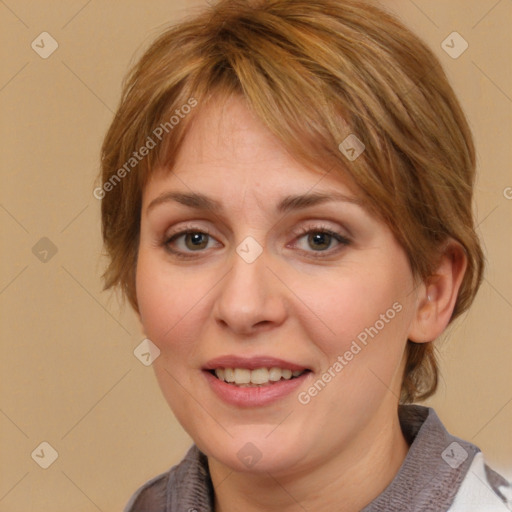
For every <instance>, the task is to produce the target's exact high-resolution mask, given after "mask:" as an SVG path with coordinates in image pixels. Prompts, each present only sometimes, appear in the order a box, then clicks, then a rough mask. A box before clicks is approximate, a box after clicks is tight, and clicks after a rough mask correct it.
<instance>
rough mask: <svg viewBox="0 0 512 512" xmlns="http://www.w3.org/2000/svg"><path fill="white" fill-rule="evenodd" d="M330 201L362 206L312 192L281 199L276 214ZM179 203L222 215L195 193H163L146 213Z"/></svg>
mask: <svg viewBox="0 0 512 512" xmlns="http://www.w3.org/2000/svg"><path fill="white" fill-rule="evenodd" d="M332 201H341V202H346V203H353V204H356V205H358V206H362V201H361V200H360V199H358V198H356V197H351V196H347V195H345V194H341V193H339V192H330V193H322V192H312V193H307V194H299V195H289V196H286V197H284V198H283V199H281V201H280V202H279V204H278V205H277V208H276V211H277V212H278V213H287V212H290V211H294V210H302V209H305V208H310V207H311V206H317V205H319V204H324V203H328V202H332ZM173 202H176V203H179V204H182V205H183V206H187V207H189V208H192V209H194V210H201V211H206V212H211V213H215V214H218V213H222V212H223V210H224V209H223V207H222V204H221V203H220V202H219V201H217V200H215V199H213V198H211V197H208V196H206V195H204V194H199V193H197V192H190V193H184V192H165V193H163V194H161V195H159V196H158V197H157V198H155V199H153V201H151V203H150V204H149V205H148V207H147V209H146V213H149V212H150V211H151V210H153V209H154V208H155V207H156V206H158V205H161V204H164V203H173Z"/></svg>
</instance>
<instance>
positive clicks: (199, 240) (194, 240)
mask: <svg viewBox="0 0 512 512" xmlns="http://www.w3.org/2000/svg"><path fill="white" fill-rule="evenodd" d="M187 241H190V245H191V247H190V246H189V249H190V248H192V249H197V248H200V249H203V248H204V247H206V244H207V242H206V235H205V234H204V233H189V234H188V235H187ZM187 245H189V244H187Z"/></svg>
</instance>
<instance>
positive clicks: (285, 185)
mask: <svg viewBox="0 0 512 512" xmlns="http://www.w3.org/2000/svg"><path fill="white" fill-rule="evenodd" d="M169 171H170V169H168V168H162V167H161V168H156V169H155V170H154V172H153V173H152V176H151V178H150V180H149V182H148V184H147V186H146V189H145V191H144V192H145V194H144V195H145V196H146V198H148V196H154V195H155V194H157V193H159V192H160V191H161V190H162V188H163V187H167V188H169V187H172V188H173V189H174V188H177V189H180V190H181V189H184V190H186V191H187V192H203V193H204V192H210V193H212V194H215V195H220V194H222V195H226V193H228V192H230V191H231V192H233V193H234V194H235V195H236V193H239V192H240V191H241V188H243V189H244V190H245V193H247V192H248V191H249V192H256V191H258V190H260V191H264V193H265V194H269V193H271V194H273V195H274V194H278V195H281V196H282V195H284V193H287V194H288V193H291V192H293V193H297V194H304V193H306V192H308V191H315V192H327V191H338V192H341V193H344V194H350V195H353V196H358V195H359V194H358V193H357V189H356V187H355V186H354V184H353V183H351V181H350V179H349V178H348V175H347V173H346V172H344V170H343V169H341V168H340V167H339V166H338V167H337V168H336V169H334V168H332V166H331V167H328V166H322V165H318V166H313V165H311V164H306V163H304V162H299V161H298V160H297V159H295V158H294V157H293V156H292V155H291V154H290V152H289V151H288V150H287V149H286V148H285V147H284V145H283V143H282V142H281V141H280V140H279V138H278V137H277V136H275V135H274V134H273V133H272V132H271V131H270V130H269V129H268V128H267V127H266V126H265V125H264V124H263V122H262V121H261V120H260V119H259V118H258V117H257V116H256V115H255V114H254V113H253V112H251V110H250V109H249V108H248V106H247V104H246V102H245V100H244V99H243V98H240V97H236V96H232V97H228V98H216V99H213V100H212V101H210V102H208V103H207V104H206V105H204V106H202V107H200V110H198V112H197V114H196V117H195V118H194V120H193V122H192V123H191V126H190V128H189V130H188V132H187V134H186V136H185V138H184V141H183V143H182V145H181V148H180V151H179V152H178V154H177V157H176V160H175V162H174V165H173V167H172V170H171V171H172V172H169ZM187 189H188V190H187ZM217 193H218V194H217ZM262 193H263V192H262ZM145 202H147V201H145Z"/></svg>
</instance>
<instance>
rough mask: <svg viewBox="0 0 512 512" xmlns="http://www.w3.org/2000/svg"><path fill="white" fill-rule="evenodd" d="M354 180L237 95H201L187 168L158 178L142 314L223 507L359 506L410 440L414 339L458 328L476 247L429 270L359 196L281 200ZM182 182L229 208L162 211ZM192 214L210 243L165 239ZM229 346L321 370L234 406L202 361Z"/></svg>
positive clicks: (166, 383) (146, 197)
mask: <svg viewBox="0 0 512 512" xmlns="http://www.w3.org/2000/svg"><path fill="white" fill-rule="evenodd" d="M347 183H348V182H347V180H346V179H345V178H344V177H343V174H342V173H341V172H339V171H332V172H329V173H327V172H326V170H323V169H310V168H306V167H304V166H303V165H302V164H300V163H298V162H297V161H296V160H294V159H293V158H292V157H291V156H290V154H289V153H287V152H286V151H285V150H284V149H283V147H282V146H281V145H280V143H279V142H278V141H277V140H276V139H275V137H273V135H272V134H271V133H270V132H269V131H268V130H267V129H266V128H265V127H264V125H263V124H261V122H260V121H258V120H257V119H256V118H255V117H254V116H253V115H252V114H251V113H250V111H249V110H248V109H247V108H246V106H245V104H244V102H243V100H241V99H238V98H231V99H229V100H227V101H226V102H225V101H220V100H219V101H214V102H213V103H212V104H210V105H207V106H204V107H202V110H201V112H200V113H199V116H198V118H197V119H196V120H195V122H194V124H193V125H192V129H191V131H190V132H189V133H188V135H187V138H186V139H185V143H184V146H183V147H182V149H181V151H180V153H179V155H178V159H177V161H176V165H175V167H174V168H173V172H172V173H169V171H168V170H164V169H156V170H155V172H154V174H153V176H152V179H151V180H150V181H149V183H148V185H147V186H146V189H145V190H144V194H143V206H142V215H141V237H140V247H139V257H138V263H137V279H136V287H137V299H138V303H139V307H140V320H141V323H142V326H143V328H144V331H145V334H146V336H147V337H148V338H149V339H151V340H152V341H153V343H155V344H156V345H157V346H158V347H159V349H160V351H161V355H160V357H159V358H158V359H156V361H155V363H154V369H155V372H156V376H157V379H158V382H159V384H160V387H161V389H162V391H163V394H164V396H165V398H166V400H167V402H168V403H169V405H170V406H171V408H172V410H173V411H174V413H175V415H176V417H177V419H178V420H179V422H180V423H181V424H182V426H183V427H184V429H185V430H186V431H187V432H188V433H189V434H190V436H191V437H192V438H193V440H194V441H195V442H196V444H197V445H198V447H199V448H200V449H201V450H202V451H203V452H204V453H206V454H207V455H208V459H209V467H210V472H211V476H212V481H213V483H214V487H215V506H216V510H222V511H232V510H245V511H251V510H269V511H270V510H280V511H291V510H303V508H302V507H304V508H305V509H306V510H324V509H326V507H328V506H331V507H334V508H333V509H335V510H340V508H339V506H340V504H343V510H346V511H352V510H354V511H355V510H360V509H361V508H362V507H363V506H365V505H366V504H368V503H369V502H370V501H371V500H372V499H373V498H374V497H376V496H377V495H378V494H379V493H380V492H382V490H383V489H384V488H385V487H386V486H387V485H388V484H389V482H390V481H391V480H392V479H393V477H394V476H395V474H396V472H397V471H398V469H399V467H400V464H401V463H402V461H403V459H404V457H405V455H406V453H407V449H408V447H407V444H406V442H405V440H404V438H403V436H402V433H401V431H400V427H399V423H398V418H397V403H398V396H399V393H400V384H401V377H402V372H403V365H404V350H405V346H406V342H407V338H411V339H413V340H414V341H417V342H425V341H431V340H432V339H434V338H435V337H436V336H437V335H439V334H440V333H441V332H442V330H443V329H444V328H445V327H446V325H447V323H448V321H449V318H450V315H451V310H452V309H453V304H454V301H455V298H456V294H457V290H458V285H459V284H460V280H461V278H462V274H463V272H464V268H465V262H464V256H463V253H462V252H461V251H460V250H459V249H458V247H457V245H456V244H448V245H447V248H446V251H445V253H444V256H443V257H442V258H441V260H440V265H439V273H438V274H436V276H433V278H432V279H431V280H429V281H428V282H418V281H417V280H415V278H414V276H413V275H412V273H411V269H410V265H409V262H408V260H407V257H406V255H405V252H404V251H403V249H402V247H401V246H400V245H399V244H398V243H397V241H396V240H395V238H394V237H393V235H392V233H391V231H390V230H389V228H388V227H387V226H386V225H385V224H383V223H382V222H381V221H380V220H378V219H376V218H375V217H372V216H371V215H370V214H369V213H368V212H367V211H366V210H365V209H364V208H363V207H362V206H360V205H359V204H357V203H354V202H351V201H332V202H328V203H324V204H320V205H315V206H312V207H309V208H306V209H301V210H298V211H290V212H288V213H285V214H283V213H278V212H277V211H276V205H277V204H278V203H279V201H280V200H281V199H282V198H283V197H284V196H287V195H291V194H305V193H311V192H326V193H333V192H335V193H340V194H343V195H345V196H348V197H350V198H355V199H357V194H356V193H354V191H353V190H352V188H351V187H349V186H348V184H347ZM170 191H175V192H176V191H179V192H183V193H191V192H196V193H202V194H206V195H208V196H209V197H211V198H214V199H215V200H217V201H219V202H220V203H221V204H222V206H223V208H224V211H223V213H216V214H213V213H211V212H208V211H201V210H196V209H193V208H190V207H188V206H184V205H181V204H178V203H177V202H175V201H167V202H162V203H160V204H158V205H157V206H155V207H153V208H151V209H150V211H149V212H148V211H147V208H148V205H149V204H150V203H151V202H152V201H153V200H154V199H155V198H157V197H159V196H160V195H161V194H164V193H167V192H170ZM302 228H304V229H306V231H308V230H312V231H314V233H317V232H318V231H322V230H323V229H329V230H331V231H334V232H337V233H339V234H340V235H341V236H343V237H345V238H347V239H348V240H349V243H348V245H347V244H344V243H339V242H337V241H336V240H335V239H334V238H332V241H329V238H328V237H327V238H324V239H320V244H319V243H318V241H317V242H315V240H311V237H309V238H308V235H307V234H306V235H304V234H303V233H301V231H300V230H301V229H302ZM187 229H188V230H190V231H199V232H204V231H205V230H207V232H208V233H209V234H210V238H208V237H203V238H202V239H201V240H202V241H205V242H204V244H203V245H202V246H201V247H202V248H201V249H200V250H197V249H195V250H194V248H195V246H194V245H193V243H191V241H190V237H188V238H187V237H185V236H184V235H183V236H181V237H179V238H177V239H174V241H172V242H171V243H169V244H168V245H167V246H166V241H168V240H169V238H171V236H172V235H174V234H176V233H178V232H180V231H183V230H187ZM247 236H251V237H252V238H254V239H255V240H256V241H257V242H258V243H259V244H260V245H261V247H262V248H263V252H262V254H261V255H260V256H259V257H258V258H257V259H256V260H255V261H254V262H253V263H251V264H248V263H247V262H246V261H244V259H242V258H241V257H240V256H239V255H238V254H237V252H236V248H237V246H238V245H239V244H240V243H241V242H242V241H243V240H244V239H245V238H246V237H247ZM322 244H323V245H322ZM318 245H320V248H321V249H320V250H319V248H318ZM169 249H173V250H174V251H179V252H180V253H185V254H187V255H190V256H192V257H191V258H188V259H182V258H179V257H178V256H177V255H176V254H173V253H172V252H170V251H169ZM322 249H323V250H322ZM315 255H316V256H320V257H316V258H315ZM427 294H428V295H430V297H431V300H430V301H429V300H427ZM396 303H399V305H400V306H401V310H400V312H398V313H397V314H396V315H394V318H393V319H391V320H389V321H388V322H386V323H385V326H384V327H383V328H382V329H380V330H379V333H378V335H376V336H375V337H374V338H372V339H370V340H369V342H368V343H367V345H366V346H364V347H363V348H362V350H361V351H360V352H359V353H357V355H355V356H354V357H353V359H352V360H351V361H349V362H348V364H346V366H344V368H343V370H342V371H340V372H339V373H337V374H336V376H335V377H334V378H333V379H332V380H331V382H329V383H328V384H327V385H326V386H325V388H324V389H323V390H322V391H321V392H319V393H318V394H317V395H316V396H314V397H313V398H312V399H311V400H310V401H309V403H307V404H306V405H303V404H301V403H300V402H299V401H298V398H297V395H298V392H300V391H304V390H307V389H308V388H309V387H310V386H311V385H312V383H313V382H314V381H316V380H317V379H318V378H320V377H321V375H322V373H323V372H325V371H326V370H327V369H328V368H329V367H332V365H333V363H334V362H335V361H336V360H337V358H338V356H340V355H341V356H343V354H344V353H345V352H346V351H347V350H349V348H350V346H351V343H352V341H353V340H354V339H356V337H357V336H358V334H360V333H361V332H363V331H364V330H365V328H369V327H370V326H374V325H375V324H376V321H377V320H379V319H380V318H381V315H382V314H385V313H386V311H387V310H389V309H390V308H392V306H393V304H396ZM379 325H380V324H379ZM228 354H235V355H239V356H255V355H266V356H273V357H278V358H281V359H285V360H287V361H290V362H293V363H296V364H300V365H303V366H305V367H307V368H310V369H311V370H312V372H311V373H310V374H309V375H308V378H307V379H306V381H305V382H304V384H303V386H302V387H301V388H300V389H299V390H298V392H293V393H291V395H289V396H287V397H285V398H283V399H281V400H280V401H278V402H276V403H273V404H269V405H266V406H264V407H253V408H242V407H235V406H233V405H228V404H226V403H224V402H223V401H221V400H220V399H219V398H218V397H217V396H216V395H215V394H214V393H213V391H212V390H211V389H210V387H209V384H208V383H207V381H206V379H205V376H204V373H203V372H202V371H201V368H202V367H203V365H204V364H205V363H206V362H207V361H208V360H209V359H212V358H213V357H217V356H221V355H228ZM247 442H251V443H253V444H254V445H255V446H256V447H257V449H258V451H259V453H260V454H261V459H260V460H259V461H258V462H257V463H256V464H255V465H254V466H252V467H251V468H248V467H247V466H246V465H245V464H244V463H243V462H242V461H241V460H240V459H239V457H238V456H237V453H238V451H239V450H240V449H241V448H242V447H243V446H244V445H245V444H246V443H247ZM299 503H300V506H299Z"/></svg>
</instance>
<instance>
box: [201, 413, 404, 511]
mask: <svg viewBox="0 0 512 512" xmlns="http://www.w3.org/2000/svg"><path fill="white" fill-rule="evenodd" d="M388 425H389V427H388V428H382V423H380V422H374V426H373V428H372V426H369V427H368V428H367V429H366V431H363V432H361V433H360V434H359V435H358V436H357V439H355V440H354V442H351V443H350V447H349V448H346V449H344V450H343V451H341V452H339V453H334V454H332V456H330V457H329V458H328V460H325V459H324V460H322V463H321V464H319V465H317V466H315V467H311V466H309V467H308V468H307V471H302V472H300V471H298V472H289V473H287V474H286V475H282V474H272V473H270V472H267V473H265V474H264V475H262V474H257V475H255V474H251V473H238V472H232V471H231V470H230V469H229V468H227V467H226V466H224V465H223V464H222V463H220V462H219V461H217V460H215V459H213V458H211V457H209V459H208V465H209V469H210V475H211V478H212V483H213V487H214V490H215V512H238V511H244V512H253V511H254V512H256V511H259V512H261V511H265V512H274V511H276V512H277V511H279V512H292V511H294V512H295V511H297V510H328V509H329V508H331V509H332V510H340V511H343V512H357V511H360V510H361V509H362V508H364V507H365V506H366V505H368V504H369V503H370V502H371V501H372V500H373V499H375V498H376V497H377V496H378V495H379V494H380V493H381V492H382V491H383V490H384V489H385V488H386V487H387V486H388V485H389V484H390V483H391V481H392V480H393V478H394V477H395V475H396V473H397V472H398V470H399V468H400V466H401V464H402V462H403V460H404V459H405V457H406V455H407V451H408V448H409V447H408V445H407V442H406V441H405V439H404V437H403V434H402V431H401V429H400V424H399V421H398V415H397V414H395V418H394V421H393V422H391V423H390V422H389V419H388Z"/></svg>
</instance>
